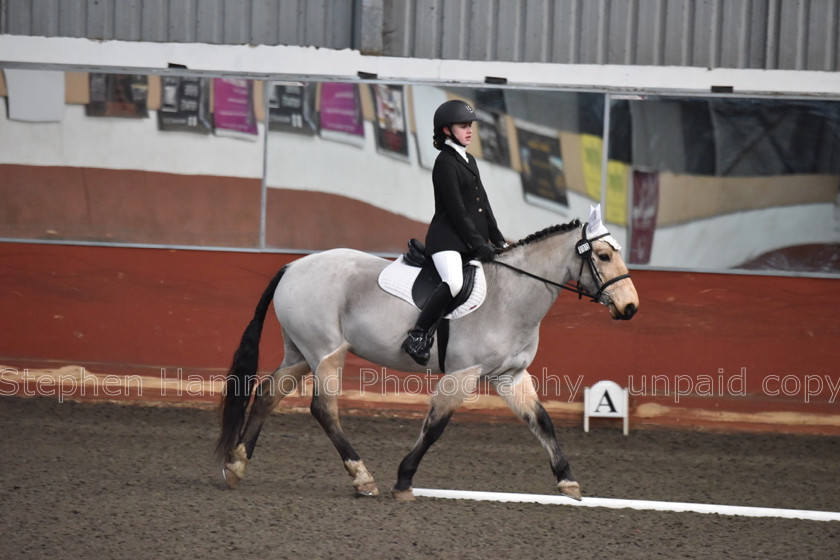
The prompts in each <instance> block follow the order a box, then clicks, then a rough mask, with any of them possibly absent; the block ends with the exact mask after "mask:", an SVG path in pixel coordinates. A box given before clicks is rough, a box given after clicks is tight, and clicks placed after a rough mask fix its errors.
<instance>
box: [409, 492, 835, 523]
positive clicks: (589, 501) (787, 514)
mask: <svg viewBox="0 0 840 560" xmlns="http://www.w3.org/2000/svg"><path fill="white" fill-rule="evenodd" d="M414 495H415V496H422V497H425V498H449V499H456V500H478V501H493V502H519V503H536V504H554V505H564V506H576V507H603V508H610V509H637V510H650V511H673V512H681V513H717V514H719V515H740V516H745V517H779V518H785V519H805V520H809V521H840V512H834V511H814V510H807V509H778V508H767V507H747V506H726V505H718V504H691V503H684V502H656V501H649V500H620V499H614V498H583V499H582V500H581V501H579V502H578V501H575V500H572V499H569V498H567V497H565V496H548V495H544V494H513V493H509V492H474V491H469V490H437V489H430V488H415V489H414Z"/></svg>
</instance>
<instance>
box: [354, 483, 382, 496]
mask: <svg viewBox="0 0 840 560" xmlns="http://www.w3.org/2000/svg"><path fill="white" fill-rule="evenodd" d="M356 495H357V496H364V497H371V498H372V497H375V496H378V495H379V488H377V487H376V484H375V483H373V482H367V483H365V484H360V485H359V486H357V487H356Z"/></svg>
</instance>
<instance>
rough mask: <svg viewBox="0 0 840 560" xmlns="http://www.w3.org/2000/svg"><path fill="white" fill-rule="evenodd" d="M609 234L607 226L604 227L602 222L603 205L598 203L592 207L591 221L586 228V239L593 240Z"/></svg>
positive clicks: (590, 209) (590, 211) (590, 210)
mask: <svg viewBox="0 0 840 560" xmlns="http://www.w3.org/2000/svg"><path fill="white" fill-rule="evenodd" d="M608 233H609V232H608V231H607V228H606V226H604V224H603V222H601V204H600V203H598V204H597V205H595V206H590V207H589V220H588V222H587V226H586V237H588V238H590V239H592V238H593V237H598V236H599V235H606V234H608Z"/></svg>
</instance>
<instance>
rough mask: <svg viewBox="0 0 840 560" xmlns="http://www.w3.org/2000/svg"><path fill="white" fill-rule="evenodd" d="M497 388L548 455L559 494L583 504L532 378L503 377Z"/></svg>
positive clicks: (521, 373)
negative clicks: (580, 501)
mask: <svg viewBox="0 0 840 560" xmlns="http://www.w3.org/2000/svg"><path fill="white" fill-rule="evenodd" d="M494 386H495V388H496V392H497V393H498V394H499V396H501V397H502V399H504V400H505V402H506V403H507V404H508V406H510V408H511V409H512V410H513V412H514V413H515V414H516V415H517V416H519V417H520V418H522V419H523V420H524V421H525V422H526V423H527V424H528V427H529V428H530V429H531V431H532V432H533V433H534V435H536V436H537V439H539V441H540V443H541V444H542V446H543V447H544V448H545V450H546V452H548V460H549V463H550V464H551V470H552V471H553V472H554V476H555V478H556V479H557V490H559V491H560V493H561V494H564V495H566V496H569V497H570V498H574V499H575V500H580V499H581V497H580V484H578V482H577V481H576V480H575V477H574V476H573V475H572V469H571V467H570V466H569V462H568V461H567V460H566V457H565V456H564V455H563V451H562V449H561V448H560V443H559V442H558V441H557V435H556V434H555V433H554V425H553V424H552V422H551V418H549V416H548V412H546V410H545V408H543V405H542V404H540V401H539V398H538V396H537V391H536V389H535V388H534V381H533V380H532V379H531V374H530V373H528V372H527V371H525V370H522V371H519V372H517V373H515V374H514V375H512V376H509V375H503V376H501V377H499V378H497V379H495V380H494Z"/></svg>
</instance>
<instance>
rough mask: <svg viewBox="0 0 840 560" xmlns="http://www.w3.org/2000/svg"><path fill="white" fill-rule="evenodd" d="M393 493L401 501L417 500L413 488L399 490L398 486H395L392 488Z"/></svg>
mask: <svg viewBox="0 0 840 560" xmlns="http://www.w3.org/2000/svg"><path fill="white" fill-rule="evenodd" d="M391 495H392V496H393V497H394V499H395V500H399V501H401V502H413V501H414V500H415V497H414V491H413V490H412V489H411V488H409V489H408V490H397V489H396V488H393V489H392V490H391Z"/></svg>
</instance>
